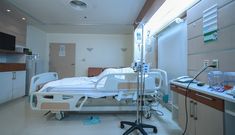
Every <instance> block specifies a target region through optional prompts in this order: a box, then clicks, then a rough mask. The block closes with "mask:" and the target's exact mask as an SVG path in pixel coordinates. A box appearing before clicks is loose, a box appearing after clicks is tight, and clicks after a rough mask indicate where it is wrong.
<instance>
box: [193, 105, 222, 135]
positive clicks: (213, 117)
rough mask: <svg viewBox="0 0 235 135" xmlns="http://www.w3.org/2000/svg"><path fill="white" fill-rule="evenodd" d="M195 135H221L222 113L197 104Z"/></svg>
mask: <svg viewBox="0 0 235 135" xmlns="http://www.w3.org/2000/svg"><path fill="white" fill-rule="evenodd" d="M196 114H197V116H196V117H197V120H196V129H197V130H196V134H197V135H223V132H224V131H223V112H221V111H219V110H216V109H214V108H212V107H209V106H207V105H204V104H202V103H200V102H197V105H196Z"/></svg>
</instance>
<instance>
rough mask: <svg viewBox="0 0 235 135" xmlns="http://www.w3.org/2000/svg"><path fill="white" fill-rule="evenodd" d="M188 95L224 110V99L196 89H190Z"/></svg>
mask: <svg viewBox="0 0 235 135" xmlns="http://www.w3.org/2000/svg"><path fill="white" fill-rule="evenodd" d="M189 97H190V98H192V99H194V100H196V101H198V102H201V103H203V104H205V105H208V106H210V107H213V108H215V109H217V110H219V111H222V112H223V111H224V100H222V99H219V98H217V97H213V96H210V95H207V94H204V93H200V92H197V91H190V94H189Z"/></svg>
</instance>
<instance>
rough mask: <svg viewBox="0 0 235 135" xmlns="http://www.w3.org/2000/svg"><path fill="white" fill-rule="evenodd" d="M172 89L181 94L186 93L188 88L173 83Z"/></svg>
mask: <svg viewBox="0 0 235 135" xmlns="http://www.w3.org/2000/svg"><path fill="white" fill-rule="evenodd" d="M171 90H172V91H174V92H176V93H179V94H181V95H184V96H185V95H186V90H185V88H183V87H179V86H176V85H171Z"/></svg>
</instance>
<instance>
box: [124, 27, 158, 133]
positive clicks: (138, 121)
mask: <svg viewBox="0 0 235 135" xmlns="http://www.w3.org/2000/svg"><path fill="white" fill-rule="evenodd" d="M141 26H142V37H143V33H144V32H143V31H144V25H143V24H142V25H141ZM141 44H142V45H141V61H140V64H139V66H138V67H137V110H136V121H135V122H130V121H121V122H120V127H121V128H122V129H123V128H124V125H129V126H131V127H130V128H129V129H128V130H127V131H126V132H124V133H123V135H128V134H130V133H131V132H133V131H134V130H136V129H138V130H139V131H140V132H141V133H142V134H143V135H148V134H147V133H146V131H145V130H144V128H150V129H153V132H154V133H157V127H155V126H153V125H148V124H143V123H142V115H143V114H142V112H143V104H144V101H143V96H144V81H143V79H144V76H143V75H144V74H143V38H142V41H141Z"/></svg>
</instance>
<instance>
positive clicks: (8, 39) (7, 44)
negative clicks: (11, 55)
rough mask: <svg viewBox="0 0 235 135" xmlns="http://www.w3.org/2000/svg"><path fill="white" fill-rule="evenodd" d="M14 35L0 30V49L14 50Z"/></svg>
mask: <svg viewBox="0 0 235 135" xmlns="http://www.w3.org/2000/svg"><path fill="white" fill-rule="evenodd" d="M15 38H16V37H15V36H13V35H9V34H6V33H2V32H0V49H2V50H12V51H15Z"/></svg>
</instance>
